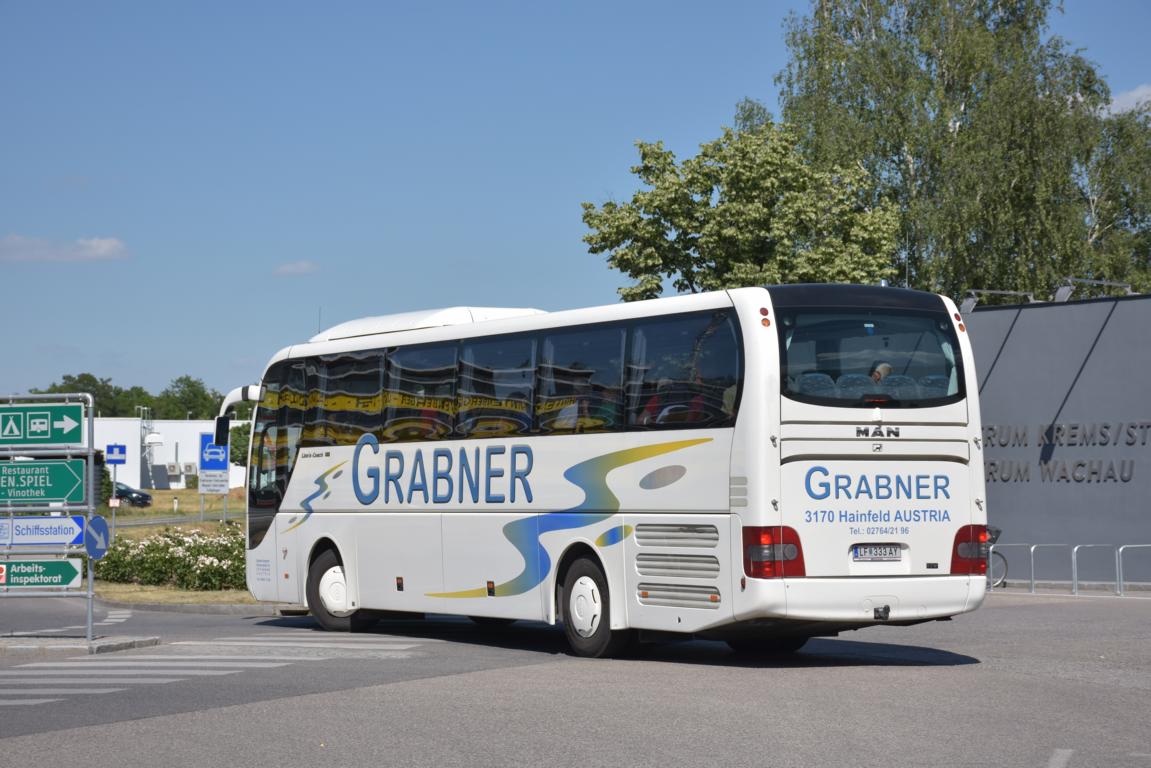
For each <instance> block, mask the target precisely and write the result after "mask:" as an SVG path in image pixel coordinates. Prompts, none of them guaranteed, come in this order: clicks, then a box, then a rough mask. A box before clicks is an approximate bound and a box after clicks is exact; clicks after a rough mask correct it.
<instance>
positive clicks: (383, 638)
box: [213, 631, 443, 645]
mask: <svg viewBox="0 0 1151 768" xmlns="http://www.w3.org/2000/svg"><path fill="white" fill-rule="evenodd" d="M213 639H214V640H272V641H282V640H290V641H292V642H299V643H349V644H352V645H355V644H357V643H417V642H418V643H440V642H443V641H442V640H429V639H424V638H422V637H421V638H418V639H417V638H412V637H407V636H406V635H349V634H339V633H337V632H309V633H303V632H294V631H287V632H262V633H256V634H252V635H229V636H228V637H216V638H213Z"/></svg>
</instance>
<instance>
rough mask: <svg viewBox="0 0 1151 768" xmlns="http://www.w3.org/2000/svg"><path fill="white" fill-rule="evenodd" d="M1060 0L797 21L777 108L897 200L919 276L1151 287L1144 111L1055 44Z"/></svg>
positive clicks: (921, 279)
mask: <svg viewBox="0 0 1151 768" xmlns="http://www.w3.org/2000/svg"><path fill="white" fill-rule="evenodd" d="M1052 5H1053V2H1052V0H1009V1H1008V2H1003V0H816V2H814V4H813V7H812V12H811V15H810V16H805V17H799V16H794V15H793V16H792V18H791V19H790V21H789V25H788V32H787V44H788V47H789V48H790V49H791V61H790V63H789V64H788V66H787V69H786V70H785V71H784V72H783V73H781V75H780V76H779V78H778V79H777V82H778V83H779V84H780V85H781V87H782V93H781V95H780V103H781V105H782V108H783V116H784V118H785V119H786V120H787V122H788V123H789V124H791V125H793V126H794V127H795V129H796V130H797V131H798V136H799V139H800V141H801V144H802V146H803V149H804V152H805V153H806V155H807V156H808V157H809V158H810V159H811V160H812V161H813V162H814V163H815V164H816V166H817V167H820V168H833V167H839V166H844V165H850V164H854V163H861V164H862V165H863V167H865V168H866V169H867V170H868V171H869V172H870V173H871V175H872V177H873V178H874V179H876V181H877V183H876V185H875V186H874V188H873V191H874V195H875V197H874V201H875V202H876V203H877V202H878V201H880V200H887V201H892V202H893V203H894V204H896V205H897V206H898V211H899V224H898V251H899V262H900V264H901V269H900V271H901V272H902V273H903V275H904V276H906V279H907V281H908V282H909V284H911V285H912V286H915V287H919V288H925V289H929V290H942V291H949V292H952V293H958V292H960V291H962V290H963V289H966V288H998V289H1013V290H1025V291H1034V292H1035V293H1036V294H1037V296H1040V297H1042V296H1044V295H1045V294H1047V293H1048V292H1049V291H1050V290H1051V289H1052V288H1054V286H1055V285H1056V284H1057V283H1058V282H1059V280H1060V279H1061V278H1062V277H1066V276H1076V277H1086V278H1095V279H1105V280H1119V281H1126V282H1131V283H1133V284H1135V285H1136V286H1138V287H1140V288H1142V289H1144V290H1147V289H1149V288H1151V119H1149V108H1148V105H1146V104H1144V105H1143V106H1142V107H1141V108H1139V109H1136V110H1133V111H1131V112H1126V113H1123V114H1113V113H1111V111H1110V109H1109V105H1110V98H1111V97H1110V92H1109V90H1108V88H1107V84H1106V83H1105V82H1104V81H1103V79H1102V77H1101V76H1100V74H1099V73H1098V71H1097V70H1096V68H1095V65H1094V64H1092V63H1091V62H1090V61H1088V60H1087V59H1085V58H1084V57H1083V56H1081V55H1079V53H1077V52H1075V51H1074V50H1072V49H1071V48H1070V46H1069V44H1068V43H1067V42H1066V41H1064V40H1062V39H1060V38H1058V37H1047V35H1046V28H1047V18H1048V14H1049V12H1050V10H1051V8H1052Z"/></svg>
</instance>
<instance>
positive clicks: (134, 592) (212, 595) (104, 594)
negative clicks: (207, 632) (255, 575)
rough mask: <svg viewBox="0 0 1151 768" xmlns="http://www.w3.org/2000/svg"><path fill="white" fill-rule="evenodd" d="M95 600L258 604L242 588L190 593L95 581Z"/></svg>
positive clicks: (182, 603)
mask: <svg viewBox="0 0 1151 768" xmlns="http://www.w3.org/2000/svg"><path fill="white" fill-rule="evenodd" d="M96 597H98V598H100V599H102V600H111V601H113V602H117V603H142V604H152V605H236V604H242V605H259V603H258V602H257V601H256V600H255V599H254V598H253V597H252V596H251V595H250V594H249V593H248V591H247V590H246V589H220V590H211V591H203V590H193V589H176V588H175V587H156V586H149V585H146V584H115V583H112V582H110V581H100V580H99V579H97V580H96Z"/></svg>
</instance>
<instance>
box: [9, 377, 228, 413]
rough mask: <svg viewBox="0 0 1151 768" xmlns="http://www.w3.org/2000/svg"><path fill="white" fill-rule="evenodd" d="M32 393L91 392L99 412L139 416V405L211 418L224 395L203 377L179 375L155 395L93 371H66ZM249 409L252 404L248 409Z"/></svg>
mask: <svg viewBox="0 0 1151 768" xmlns="http://www.w3.org/2000/svg"><path fill="white" fill-rule="evenodd" d="M31 392H32V393H33V394H53V393H61V394H62V393H66V392H89V393H91V394H92V396H93V397H94V398H95V401H96V413H97V415H99V416H108V417H116V416H136V415H138V414H139V411H138V410H137V406H144V407H147V408H150V409H151V413H152V417H153V418H157V419H185V418H189V417H190V418H193V419H211V418H215V416H216V414H217V413H218V412H219V409H220V401H221V400H222V399H223V395H221V394H220V393H219V392H217V391H215V390H213V389H209V388H208V387H206V386H205V385H204V382H203V381H201V380H200V379H195V378H192V377H191V376H180V377H178V378H175V379H173V380H172V383H171V384H169V385H168V387H167V388H166V389H165V390H164V391H163V392H161V393H160V394H159V395H152V394H151V393H149V392H148V391H147V390H145V389H144V388H143V387H139V386H136V387H129V388H124V387H120V386H117V385H115V384H113V383H112V380H111V379H108V378H99V377H97V376H94V375H93V374H91V373H79V374H65V375H64V376H62V377H60V381H59V382H54V383H52V384H50V385H48V386H47V387H45V388H43V389H33V390H31ZM245 410H246V411H247V413H250V412H251V409H250V408H247V409H245Z"/></svg>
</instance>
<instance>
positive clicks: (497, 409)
mask: <svg viewBox="0 0 1151 768" xmlns="http://www.w3.org/2000/svg"><path fill="white" fill-rule="evenodd" d="M535 347H536V344H535V338H534V337H533V336H512V337H504V338H495V339H482V338H481V339H473V340H469V341H465V342H464V344H463V348H462V349H461V351H460V368H459V391H458V392H457V403H458V405H459V412H458V420H457V422H456V429H457V431H458V432H459V433H460V434H461V435H463V436H464V437H503V436H507V435H526V434H530V433H531V431H532V400H533V395H534V389H535V370H536V360H535V357H536V352H535Z"/></svg>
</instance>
